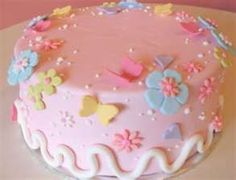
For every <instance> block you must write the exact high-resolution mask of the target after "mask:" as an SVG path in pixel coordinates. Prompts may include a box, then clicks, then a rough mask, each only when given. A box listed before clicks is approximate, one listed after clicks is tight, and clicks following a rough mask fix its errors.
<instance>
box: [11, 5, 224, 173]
mask: <svg viewBox="0 0 236 180" xmlns="http://www.w3.org/2000/svg"><path fill="white" fill-rule="evenodd" d="M94 14H95V15H94ZM38 36H42V37H43V38H47V39H61V40H63V41H64V43H63V45H62V46H61V47H60V48H58V49H55V50H52V51H45V52H43V53H41V54H40V63H39V65H38V66H37V68H36V70H35V73H34V74H33V76H32V77H31V78H30V79H29V80H28V81H26V82H24V83H21V85H20V97H21V98H22V99H23V101H24V102H25V103H26V104H27V105H28V106H29V111H30V120H29V121H28V125H27V126H28V128H30V129H31V130H41V131H42V132H44V133H45V135H46V136H47V139H48V144H49V149H48V150H49V151H50V152H53V151H54V149H55V147H57V146H58V145H60V144H65V145H67V146H68V147H70V148H71V149H72V150H73V151H74V153H75V154H76V155H77V163H78V166H79V167H81V168H85V169H86V168H87V167H88V164H87V161H86V150H87V149H88V148H89V147H90V146H91V145H94V144H105V145H107V146H108V147H110V148H111V149H112V150H113V151H114V153H115V154H116V157H117V160H118V161H119V162H120V164H121V166H122V168H123V169H125V170H132V169H133V168H134V167H135V165H136V163H137V159H139V157H140V156H142V154H143V153H144V152H145V151H146V150H148V149H150V148H154V147H162V148H163V149H165V150H166V151H167V153H168V155H169V158H170V161H172V160H174V159H175V158H176V157H177V156H178V154H179V151H180V149H181V147H182V145H183V143H184V142H185V140H186V139H188V138H189V137H191V136H192V135H193V134H196V133H201V134H203V135H204V136H205V135H206V132H207V130H208V126H209V123H210V122H211V119H212V112H216V111H218V108H219V104H218V96H219V94H220V91H214V93H212V94H211V96H210V98H209V99H208V100H205V102H204V104H201V101H200V100H199V99H198V97H199V92H200V87H201V85H202V84H203V83H204V84H206V83H205V80H206V79H207V78H209V77H215V79H216V80H215V82H214V89H219V86H220V83H219V81H218V79H219V78H221V77H220V76H221V71H222V70H221V68H220V65H219V64H218V63H217V61H216V60H215V59H214V57H213V55H212V53H211V52H212V51H213V49H214V47H215V44H214V43H213V41H212V39H211V37H210V35H209V34H202V35H199V36H194V37H193V36H189V34H188V33H186V32H185V31H183V30H182V28H181V25H180V24H179V22H178V21H176V19H175V17H174V16H166V17H162V16H157V15H154V14H153V13H152V11H150V12H148V13H145V12H144V11H143V10H130V11H129V12H123V13H119V14H117V15H112V16H109V15H97V12H96V8H89V9H88V10H86V11H81V10H77V11H76V12H75V16H71V17H66V18H64V19H55V20H53V21H52V24H51V27H50V29H49V30H48V31H44V32H36V33H27V32H25V34H24V38H21V39H19V40H18V42H17V44H16V48H15V54H18V53H19V52H20V51H21V50H24V49H28V48H29V41H34V40H35V38H37V37H38ZM186 39H188V42H189V43H187V44H186V43H185V42H186ZM206 40H208V41H211V42H212V43H210V44H209V45H208V46H204V45H203V41H206ZM199 53H202V54H204V55H205V56H204V57H203V58H202V59H200V60H199V61H201V62H202V63H206V64H208V63H209V64H210V65H209V66H206V68H205V69H204V70H202V71H201V72H199V73H198V74H193V76H192V77H191V78H188V77H186V76H185V74H184V71H182V70H181V68H179V67H180V66H182V65H183V64H186V63H187V62H188V61H189V60H191V59H196V58H198V57H197V55H198V54H199ZM161 54H166V55H171V56H174V57H175V60H174V61H173V63H172V64H171V65H170V66H169V67H168V68H171V69H176V70H177V71H178V72H179V73H180V74H182V77H183V82H185V84H187V86H188V87H189V93H190V95H189V99H188V101H187V103H186V104H185V105H183V106H182V107H181V109H180V110H179V111H178V112H177V113H176V114H174V115H171V116H166V115H162V114H160V112H159V111H158V110H157V111H153V110H150V107H149V106H148V104H147V103H146V101H145V99H144V91H145V90H146V89H147V88H146V87H145V84H144V79H145V77H146V76H147V74H148V73H149V71H150V70H152V69H155V68H157V67H156V66H155V65H153V60H154V57H155V56H157V55H161ZM124 57H130V58H131V59H135V60H136V61H137V62H140V63H142V64H143V65H144V66H145V70H144V72H143V73H142V75H141V76H140V77H139V78H138V79H137V80H135V81H132V82H131V86H127V87H118V86H116V85H114V84H112V83H108V82H107V81H104V79H103V78H104V76H103V72H104V70H106V69H110V70H114V71H115V72H119V71H120V65H121V61H122V59H123V58H124ZM58 58H60V59H61V58H63V60H60V63H59V64H57V59H58ZM50 68H55V69H56V70H57V72H58V73H59V74H61V76H62V78H63V81H64V82H63V84H62V85H60V86H58V87H57V93H56V94H54V95H52V96H47V95H44V98H43V99H44V103H45V104H46V109H45V110H42V111H37V110H35V109H34V106H33V102H32V101H31V100H30V99H29V98H28V95H27V94H28V87H29V86H30V85H34V84H36V83H37V78H36V74H37V73H39V72H41V71H47V70H48V69H50ZM158 70H160V69H158ZM104 74H105V73H104ZM172 90H173V89H172ZM201 92H202V90H201ZM173 93H174V94H176V93H177V92H176V89H175V90H173V92H172V91H171V94H173ZM85 95H94V96H96V97H97V98H98V99H99V100H100V101H101V102H103V103H108V104H115V105H117V107H119V109H120V113H119V114H118V116H116V117H115V118H114V119H113V121H112V122H111V123H110V124H109V125H108V126H103V125H102V124H101V123H99V120H98V119H97V116H96V115H92V116H89V117H86V118H82V117H80V116H79V110H80V104H81V100H82V97H83V96H85ZM62 114H64V115H65V114H66V115H67V116H68V118H66V117H64V115H63V116H62ZM199 117H201V118H199ZM62 119H63V121H62ZM173 123H179V125H180V126H181V134H182V137H183V139H182V140H176V139H173V140H172V139H168V140H165V139H163V138H162V137H163V136H162V134H163V133H164V131H165V130H166V129H167V128H168V127H169V125H170V124H173ZM136 131H137V132H139V133H140V136H138V135H137V136H136V135H133V134H130V133H131V132H136ZM122 132H124V133H122ZM117 133H121V134H120V135H119V134H117ZM115 134H117V135H115ZM114 136H116V138H115V142H116V143H115V144H114ZM128 136H132V138H131V139H129V137H128ZM140 137H142V140H141V139H140ZM117 144H119V147H120V148H121V149H123V151H119V150H117V146H116V145H117ZM118 149H119V148H118ZM127 151H128V152H129V153H127ZM158 170H159V168H158V166H157V165H156V162H154V161H153V162H151V163H150V165H149V167H148V168H147V170H146V172H145V173H146V174H149V173H154V172H157V171H158ZM99 173H100V174H106V175H112V174H111V172H110V171H109V168H108V167H107V166H106V163H105V161H103V160H102V161H101V171H100V172H99Z"/></svg>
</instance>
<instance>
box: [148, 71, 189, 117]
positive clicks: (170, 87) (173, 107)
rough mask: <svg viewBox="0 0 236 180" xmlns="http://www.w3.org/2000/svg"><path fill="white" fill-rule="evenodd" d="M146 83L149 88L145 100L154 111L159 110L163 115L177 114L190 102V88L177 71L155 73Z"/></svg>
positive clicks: (150, 75)
mask: <svg viewBox="0 0 236 180" xmlns="http://www.w3.org/2000/svg"><path fill="white" fill-rule="evenodd" d="M145 83H146V86H147V87H148V88H149V89H148V90H146V92H145V95H144V96H145V100H146V101H147V103H148V105H149V106H150V107H151V108H152V109H159V110H160V112H161V113H162V114H174V113H176V112H177V111H178V110H179V109H180V107H181V105H183V104H185V103H186V102H187V100H188V95H189V91H188V87H187V86H186V85H185V84H184V83H182V78H181V75H180V74H179V73H178V72H177V71H175V70H171V69H166V70H165V71H164V72H163V73H162V72H159V71H154V72H152V73H150V74H149V75H148V77H147V78H146V82H145Z"/></svg>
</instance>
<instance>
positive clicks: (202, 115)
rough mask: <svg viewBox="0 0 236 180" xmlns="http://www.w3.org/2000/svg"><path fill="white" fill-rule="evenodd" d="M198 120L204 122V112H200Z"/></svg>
mask: <svg viewBox="0 0 236 180" xmlns="http://www.w3.org/2000/svg"><path fill="white" fill-rule="evenodd" d="M198 119H199V120H202V121H204V120H205V119H206V116H205V112H201V114H200V115H199V116H198Z"/></svg>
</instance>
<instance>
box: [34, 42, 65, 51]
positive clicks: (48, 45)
mask: <svg viewBox="0 0 236 180" xmlns="http://www.w3.org/2000/svg"><path fill="white" fill-rule="evenodd" d="M62 43H63V41H62V40H45V41H42V42H38V43H36V44H35V48H36V49H37V50H46V51H49V50H54V49H58V48H59V47H60V46H61V45H62Z"/></svg>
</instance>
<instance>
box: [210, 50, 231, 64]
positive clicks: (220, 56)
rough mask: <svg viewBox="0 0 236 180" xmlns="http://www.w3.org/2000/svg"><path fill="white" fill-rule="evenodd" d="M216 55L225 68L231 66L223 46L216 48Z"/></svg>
mask: <svg viewBox="0 0 236 180" xmlns="http://www.w3.org/2000/svg"><path fill="white" fill-rule="evenodd" d="M214 57H215V58H216V59H217V60H218V61H219V63H220V64H221V66H222V67H223V68H227V67H229V66H231V65H232V64H231V61H230V60H229V57H228V54H227V52H226V51H225V50H224V49H222V48H214Z"/></svg>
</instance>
